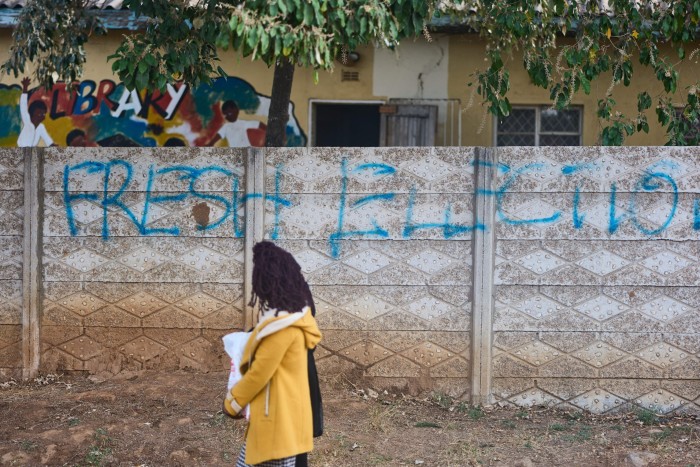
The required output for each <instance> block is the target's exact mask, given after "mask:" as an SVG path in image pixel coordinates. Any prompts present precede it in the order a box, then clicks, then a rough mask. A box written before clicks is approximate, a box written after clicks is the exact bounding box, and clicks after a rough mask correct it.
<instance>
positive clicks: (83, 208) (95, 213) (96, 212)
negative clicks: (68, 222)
mask: <svg viewBox="0 0 700 467" xmlns="http://www.w3.org/2000/svg"><path fill="white" fill-rule="evenodd" d="M72 207H73V219H75V220H76V221H77V222H80V223H81V224H90V223H92V222H95V221H96V220H97V219H101V218H102V216H103V215H104V209H103V208H102V206H98V205H96V204H94V203H91V202H89V201H86V200H83V201H80V202H79V203H75V204H73V205H72Z"/></svg>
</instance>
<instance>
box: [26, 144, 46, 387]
mask: <svg viewBox="0 0 700 467" xmlns="http://www.w3.org/2000/svg"><path fill="white" fill-rule="evenodd" d="M21 151H22V153H23V156H24V239H23V245H22V249H23V254H22V296H23V306H22V377H23V378H24V379H29V378H34V377H35V376H36V375H37V373H38V372H39V363H40V362H39V359H40V356H41V352H40V351H41V342H40V323H41V307H42V303H41V271H42V268H41V252H42V246H41V245H42V230H43V222H42V219H43V204H44V202H43V198H42V192H43V182H42V180H43V162H44V150H43V149H40V148H24V149H21Z"/></svg>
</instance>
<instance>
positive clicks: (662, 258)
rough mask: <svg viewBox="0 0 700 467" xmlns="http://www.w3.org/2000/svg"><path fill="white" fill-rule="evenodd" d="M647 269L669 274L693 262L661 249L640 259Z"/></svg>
mask: <svg viewBox="0 0 700 467" xmlns="http://www.w3.org/2000/svg"><path fill="white" fill-rule="evenodd" d="M642 264H643V265H644V267H646V268H647V269H651V270H652V271H654V272H655V273H657V274H662V275H665V276H667V275H669V274H674V273H676V272H678V271H679V270H681V269H683V268H685V267H688V266H690V265H691V264H693V263H692V262H691V261H689V260H687V259H685V258H683V257H682V256H679V255H677V254H675V253H672V252H670V251H663V252H661V253H659V254H656V255H654V256H652V257H650V258H647V259H645V260H644V261H642Z"/></svg>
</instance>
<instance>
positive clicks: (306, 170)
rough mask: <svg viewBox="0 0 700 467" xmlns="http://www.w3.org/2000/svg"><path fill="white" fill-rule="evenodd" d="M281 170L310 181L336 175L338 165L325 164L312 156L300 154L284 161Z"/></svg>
mask: <svg viewBox="0 0 700 467" xmlns="http://www.w3.org/2000/svg"><path fill="white" fill-rule="evenodd" d="M283 171H284V173H286V174H289V175H291V176H293V177H295V178H298V179H300V180H303V181H305V182H311V181H316V180H323V179H325V178H328V177H331V176H333V175H337V174H338V166H334V165H330V164H327V163H326V162H324V161H322V160H320V159H318V158H316V157H313V156H302V157H297V158H294V159H291V161H290V162H287V163H285V164H284V166H283Z"/></svg>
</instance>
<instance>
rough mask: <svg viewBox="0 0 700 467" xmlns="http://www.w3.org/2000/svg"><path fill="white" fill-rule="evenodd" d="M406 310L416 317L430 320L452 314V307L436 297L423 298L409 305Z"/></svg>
mask: <svg viewBox="0 0 700 467" xmlns="http://www.w3.org/2000/svg"><path fill="white" fill-rule="evenodd" d="M406 309H407V310H408V311H410V312H411V313H413V314H414V315H416V316H419V317H421V318H423V319H426V320H430V319H433V318H436V317H438V316H441V315H444V314H446V313H448V312H450V311H451V310H452V306H451V305H449V304H447V303H445V302H443V301H441V300H438V299H437V298H435V297H423V298H421V299H420V300H418V301H415V302H413V303H411V304H410V305H407V306H406Z"/></svg>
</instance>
